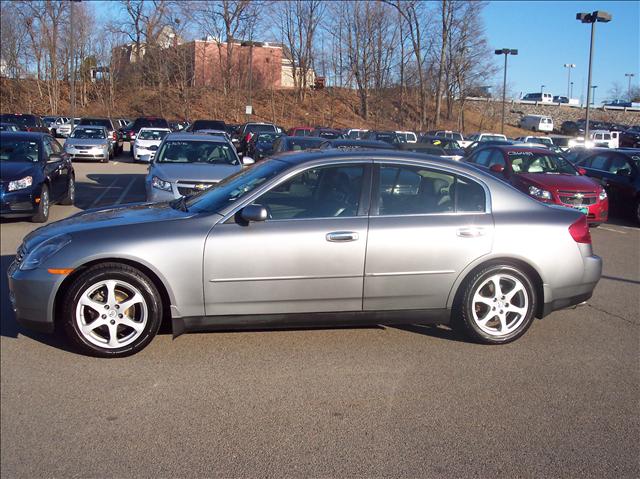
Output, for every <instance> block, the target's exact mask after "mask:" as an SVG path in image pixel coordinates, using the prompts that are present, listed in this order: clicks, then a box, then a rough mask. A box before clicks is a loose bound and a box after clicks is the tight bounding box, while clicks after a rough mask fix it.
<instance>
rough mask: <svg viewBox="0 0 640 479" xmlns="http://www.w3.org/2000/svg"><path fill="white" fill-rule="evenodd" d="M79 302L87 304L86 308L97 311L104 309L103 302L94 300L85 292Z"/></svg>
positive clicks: (100, 311)
mask: <svg viewBox="0 0 640 479" xmlns="http://www.w3.org/2000/svg"><path fill="white" fill-rule="evenodd" d="M80 304H81V305H82V306H87V307H88V308H91V309H93V310H94V311H96V312H97V313H102V310H103V309H104V304H101V303H98V302H97V301H94V300H93V299H91V298H90V297H89V296H88V295H86V294H85V295H84V296H83V297H82V298H80Z"/></svg>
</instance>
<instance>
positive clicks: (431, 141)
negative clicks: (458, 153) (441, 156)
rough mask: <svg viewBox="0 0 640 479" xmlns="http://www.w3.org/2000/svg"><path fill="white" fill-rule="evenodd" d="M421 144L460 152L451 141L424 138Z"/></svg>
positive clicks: (457, 145) (453, 141)
mask: <svg viewBox="0 0 640 479" xmlns="http://www.w3.org/2000/svg"><path fill="white" fill-rule="evenodd" d="M422 143H427V144H429V145H433V146H437V147H438V148H443V149H445V150H460V149H461V147H460V145H459V144H458V142H457V141H455V140H451V139H448V138H447V139H440V138H424V139H423V140H422Z"/></svg>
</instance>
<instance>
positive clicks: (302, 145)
mask: <svg viewBox="0 0 640 479" xmlns="http://www.w3.org/2000/svg"><path fill="white" fill-rule="evenodd" d="M322 141H323V140H321V139H319V138H313V137H310V138H305V137H298V138H296V137H293V138H289V139H288V141H286V142H283V143H284V145H283V150H284V151H300V150H306V149H309V148H319V147H320V144H321V143H322Z"/></svg>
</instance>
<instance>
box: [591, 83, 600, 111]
mask: <svg viewBox="0 0 640 479" xmlns="http://www.w3.org/2000/svg"><path fill="white" fill-rule="evenodd" d="M596 88H598V85H591V104H592V105H594V106H595V104H596Z"/></svg>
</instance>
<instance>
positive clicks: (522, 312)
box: [507, 304, 527, 316]
mask: <svg viewBox="0 0 640 479" xmlns="http://www.w3.org/2000/svg"><path fill="white" fill-rule="evenodd" d="M507 311H508V312H510V313H517V314H519V315H521V316H524V315H525V314H527V308H520V307H518V306H515V305H513V304H510V305H509V307H508V308H507Z"/></svg>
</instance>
